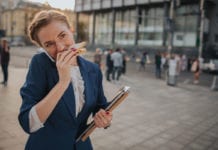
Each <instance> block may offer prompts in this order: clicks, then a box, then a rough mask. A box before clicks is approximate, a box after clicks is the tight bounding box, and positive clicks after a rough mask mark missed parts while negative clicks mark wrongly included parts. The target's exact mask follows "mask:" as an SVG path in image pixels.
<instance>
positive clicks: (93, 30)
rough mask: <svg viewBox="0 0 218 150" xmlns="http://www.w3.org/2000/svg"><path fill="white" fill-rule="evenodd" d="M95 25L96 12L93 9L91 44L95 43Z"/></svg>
mask: <svg viewBox="0 0 218 150" xmlns="http://www.w3.org/2000/svg"><path fill="white" fill-rule="evenodd" d="M95 25H96V12H95V11H93V25H92V28H93V29H92V45H95Z"/></svg>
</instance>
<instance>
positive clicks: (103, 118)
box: [94, 109, 112, 128]
mask: <svg viewBox="0 0 218 150" xmlns="http://www.w3.org/2000/svg"><path fill="white" fill-rule="evenodd" d="M111 120H112V113H111V112H106V111H105V110H103V109H100V110H99V112H97V113H96V114H95V117H94V121H95V125H96V126H97V127H100V128H101V127H106V126H108V125H110V123H111Z"/></svg>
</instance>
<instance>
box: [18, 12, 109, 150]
mask: <svg viewBox="0 0 218 150" xmlns="http://www.w3.org/2000/svg"><path fill="white" fill-rule="evenodd" d="M29 37H30V39H31V40H32V41H33V42H34V43H36V44H37V45H39V46H40V47H42V48H43V49H44V50H45V52H44V53H39V54H36V55H35V56H34V57H33V58H32V61H31V63H30V67H29V71H28V74H27V77H26V81H25V83H24V85H23V87H22V88H21V91H20V94H21V97H22V100H23V102H22V105H21V109H20V113H19V117H18V118H19V122H20V124H21V126H22V128H23V129H24V130H25V131H26V132H27V133H29V138H28V141H27V144H26V147H25V149H26V150H49V149H52V150H60V149H64V150H83V149H84V150H91V149H92V145H91V142H90V139H89V138H88V139H87V140H86V141H85V142H82V141H79V142H75V139H76V138H77V137H78V136H79V134H80V133H81V132H83V131H84V129H85V128H86V126H87V120H88V118H89V116H90V115H91V114H93V115H94V117H93V119H94V122H95V125H96V126H97V127H99V128H104V127H107V126H109V125H110V122H111V120H112V113H111V112H106V111H105V110H104V108H105V107H106V106H107V105H108V104H107V101H106V98H105V96H104V92H103V87H102V74H101V71H100V69H99V67H98V66H97V65H96V64H94V63H91V62H89V61H87V60H85V59H83V58H82V57H80V56H78V55H77V53H76V52H75V51H72V50H70V49H69V47H70V46H72V45H74V39H73V33H72V32H71V31H70V26H69V23H68V21H67V18H66V16H64V15H63V14H62V13H60V12H57V11H53V10H49V11H41V12H39V13H38V14H37V15H36V16H35V17H34V19H33V21H32V22H31V24H30V26H29Z"/></svg>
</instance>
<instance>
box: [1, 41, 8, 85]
mask: <svg viewBox="0 0 218 150" xmlns="http://www.w3.org/2000/svg"><path fill="white" fill-rule="evenodd" d="M1 43H2V44H1V67H2V72H3V81H2V82H1V84H3V85H4V86H7V83H8V65H9V61H10V46H9V44H8V41H7V40H5V39H3V40H2V42H1Z"/></svg>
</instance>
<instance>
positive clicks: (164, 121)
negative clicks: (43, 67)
mask: <svg viewBox="0 0 218 150" xmlns="http://www.w3.org/2000/svg"><path fill="white" fill-rule="evenodd" d="M135 69H136V66H135V64H134V63H132V64H128V68H127V73H126V75H123V76H121V81H120V82H119V83H117V84H113V83H111V82H106V81H105V80H104V82H103V84H104V89H105V95H106V97H107V98H108V99H109V100H110V99H112V97H113V96H114V94H115V92H116V91H117V90H118V89H119V88H120V87H121V86H123V85H128V86H130V87H131V92H130V95H129V96H128V98H127V99H126V100H125V101H124V102H123V103H122V104H121V105H120V106H119V107H118V108H117V109H116V110H115V111H114V113H113V123H112V126H111V127H110V128H109V129H107V130H104V129H96V130H95V132H94V133H93V134H92V135H91V138H92V142H93V146H94V149H95V150H206V149H207V150H216V149H218V109H217V108H218V99H217V97H218V92H213V91H211V90H210V89H209V88H208V87H206V86H196V85H192V84H186V83H183V82H181V83H179V84H178V86H177V87H170V86H167V85H166V83H165V81H164V80H159V79H156V78H155V77H154V74H153V73H152V72H150V71H148V72H147V71H145V72H137V71H135ZM151 70H152V69H151ZM26 71H27V69H26V68H17V67H13V66H10V68H9V73H10V74H9V83H8V87H2V86H0V150H22V149H23V148H24V145H25V141H26V139H27V135H26V134H25V133H24V132H23V131H22V129H21V128H20V126H19V124H18V121H17V115H18V112H19V107H20V104H21V98H20V96H19V89H20V87H21V85H22V84H23V82H24V79H25V76H26ZM0 79H2V74H0Z"/></svg>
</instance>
